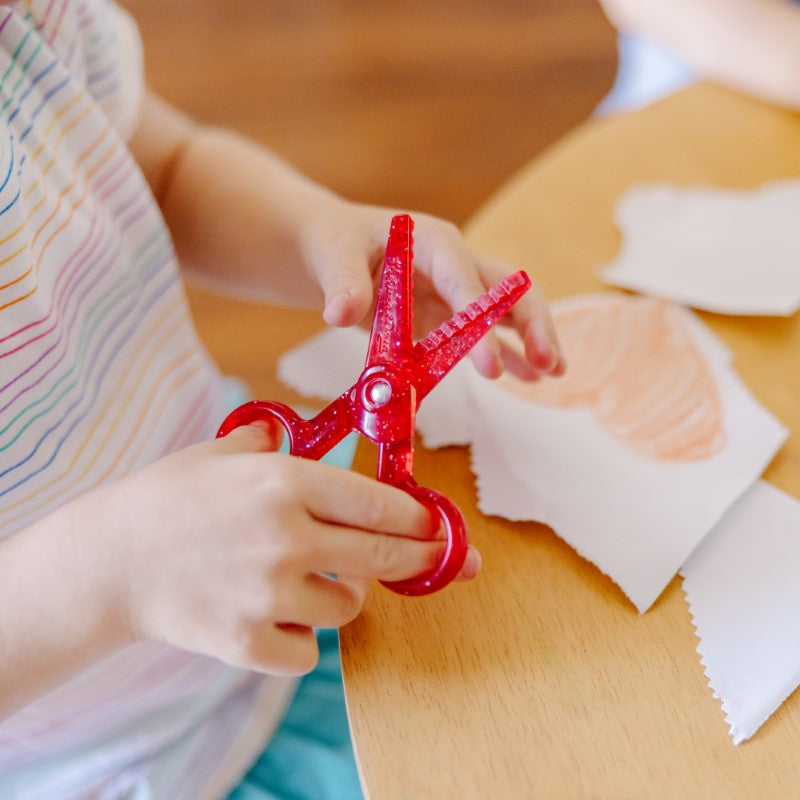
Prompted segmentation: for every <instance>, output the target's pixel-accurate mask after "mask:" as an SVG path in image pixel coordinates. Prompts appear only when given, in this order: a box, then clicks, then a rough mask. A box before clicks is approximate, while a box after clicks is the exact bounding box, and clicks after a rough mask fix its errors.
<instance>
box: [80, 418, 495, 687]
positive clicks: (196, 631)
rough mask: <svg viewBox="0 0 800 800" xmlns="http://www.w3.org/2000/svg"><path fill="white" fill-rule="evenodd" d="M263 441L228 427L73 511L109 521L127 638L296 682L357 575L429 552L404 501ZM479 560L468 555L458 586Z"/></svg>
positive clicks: (349, 605)
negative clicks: (160, 643)
mask: <svg viewBox="0 0 800 800" xmlns="http://www.w3.org/2000/svg"><path fill="white" fill-rule="evenodd" d="M273 445H274V442H273V441H272V439H271V436H270V433H269V428H267V427H265V426H259V425H251V426H247V427H243V428H238V429H236V430H234V431H233V432H232V433H230V434H229V435H228V436H226V437H225V438H223V439H219V440H216V441H213V442H208V443H203V444H200V445H197V446H195V447H192V448H189V449H187V450H184V451H182V452H180V453H177V454H175V455H173V456H170V457H167V458H165V459H163V460H161V461H159V462H157V463H156V464H154V465H152V466H150V467H148V468H147V469H145V470H143V471H142V472H140V473H138V474H136V475H133V476H131V477H130V478H128V479H125V480H124V481H121V482H120V483H119V484H117V485H116V486H112V487H108V488H107V489H101V490H100V491H99V492H98V493H95V495H94V496H92V495H90V496H89V498H90V500H89V503H88V504H87V505H86V506H85V509H84V512H85V513H87V514H89V515H92V514H94V515H95V517H94V518H93V519H92V518H90V519H89V520H82V522H83V524H93V523H94V524H100V523H101V522H102V524H103V525H104V526H105V528H106V529H107V528H108V525H109V523H110V522H112V523H117V522H118V523H121V526H116V524H115V534H116V536H117V539H116V545H117V546H119V550H118V553H119V558H120V562H119V564H118V568H119V570H120V575H121V579H120V584H121V586H123V587H124V591H125V594H126V598H125V600H126V602H127V608H128V611H129V617H130V624H131V635H132V637H133V638H134V639H140V638H153V639H158V640H162V641H166V642H169V643H171V644H174V645H178V646H180V647H183V648H185V649H188V650H192V651H195V652H201V653H206V654H209V655H212V656H216V657H218V658H220V659H222V660H224V661H227V662H229V663H232V664H235V665H239V666H244V667H249V668H255V669H258V670H263V671H267V672H272V673H284V674H289V673H291V674H297V673H303V672H307V671H308V670H310V669H312V668H313V667H314V665H315V663H316V659H317V646H316V640H315V637H314V633H313V630H312V628H314V627H339V626H341V625H344V624H345V623H347V622H349V621H350V620H352V619H353V618H354V617H356V616H357V615H358V613H359V612H360V610H361V607H362V605H363V603H364V600H365V597H366V593H367V588H368V581H369V580H370V579H381V580H389V581H395V580H401V579H404V578H410V577H412V576H415V575H418V574H419V573H421V572H423V571H425V570H428V569H431V568H432V567H434V566H435V565H436V563H437V561H438V558H439V556H440V554H441V550H442V547H443V543H442V542H437V541H435V540H434V539H433V538H432V537H433V535H434V532H433V531H432V520H431V517H430V514H429V513H428V512H427V511H426V510H425V509H424V508H423V507H422V506H421V505H419V504H418V503H417V502H416V501H414V500H413V499H412V498H411V497H410V496H409V495H407V494H406V493H405V492H402V491H400V490H399V489H396V488H393V487H391V486H388V485H386V484H382V483H378V482H376V481H373V480H370V479H368V478H365V477H363V476H361V475H358V474H355V473H352V472H348V471H347V470H343V469H340V468H337V467H333V466H329V465H326V464H319V463H316V462H313V461H308V460H305V459H301V458H293V457H290V456H285V455H280V454H278V453H274V452H265V451H266V450H270V449H271V448H272V446H273ZM98 514H102V520H101V519H100V518H98V516H97V515H98ZM109 546H110V545H109ZM479 564H480V561H479V557H478V555H477V553H476V552H475V551H474V550H473V551H471V553H470V555H468V557H467V562H466V564H465V568H464V572H463V575H462V577H471V576H472V575H474V574H475V573H477V571H478V569H479ZM327 574H335V575H337V576H338V578H339V579H338V580H334V579H332V578H329V577H326V575H327Z"/></svg>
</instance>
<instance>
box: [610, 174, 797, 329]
mask: <svg viewBox="0 0 800 800" xmlns="http://www.w3.org/2000/svg"><path fill="white" fill-rule="evenodd" d="M799 217H800V180H784V181H778V182H774V183H770V184H766V185H764V186H762V187H760V188H758V189H754V190H731V189H714V188H706V187H689V188H678V187H676V186H672V185H669V184H654V185H647V186H637V187H634V188H631V189H629V190H628V191H627V192H625V193H624V194H623V195H622V196H621V197H620V198H619V200H618V202H617V205H616V211H615V219H616V223H617V226H618V228H619V229H620V232H621V234H622V244H621V246H620V250H619V253H618V255H617V257H616V259H615V260H614V261H613V262H612V263H611V264H609V265H607V266H605V267H602V268H600V269H599V275H600V277H601V279H602V280H604V281H605V282H606V283H609V284H611V285H613V286H618V287H621V288H625V289H631V290H634V291H637V292H641V293H642V294H648V295H652V296H655V297H662V298H666V299H669V300H672V301H675V302H677V303H682V304H684V305H688V306H692V307H694V308H699V309H705V310H708V311H716V312H720V313H726V314H763V315H779V316H789V315H791V314H793V313H794V312H795V311H797V309H798V308H800V227H798V223H797V220H798V218H799Z"/></svg>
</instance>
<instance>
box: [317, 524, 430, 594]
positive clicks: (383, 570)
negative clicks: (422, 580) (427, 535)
mask: <svg viewBox="0 0 800 800" xmlns="http://www.w3.org/2000/svg"><path fill="white" fill-rule="evenodd" d="M443 553H444V542H443V541H442V540H439V539H435V540H430V541H420V540H419V539H411V538H408V537H405V536H393V535H390V534H385V533H370V532H368V531H363V530H358V529H356V528H346V527H340V526H336V525H327V526H325V530H324V531H322V536H321V538H320V541H319V542H318V545H317V549H316V552H315V553H314V555H313V556H312V558H313V559H314V562H315V563H314V566H315V567H316V569H317V571H326V572H331V573H333V574H335V575H337V576H339V577H342V578H347V579H350V578H367V579H370V580H381V581H401V580H406V579H407V578H413V577H415V576H417V575H421V574H422V573H424V572H428V571H430V570H432V569H433V568H434V567H435V566H436V565H437V564H438V563H439V560H440V559H441V557H442V554H443Z"/></svg>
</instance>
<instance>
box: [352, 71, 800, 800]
mask: <svg viewBox="0 0 800 800" xmlns="http://www.w3.org/2000/svg"><path fill="white" fill-rule="evenodd" d="M798 174H800V116H798V115H790V114H785V113H782V112H778V111H776V110H774V109H771V108H768V107H766V106H762V105H760V104H758V103H755V102H753V101H750V100H746V99H744V98H742V97H739V96H736V95H733V94H729V93H726V92H723V91H722V90H719V89H715V88H711V87H709V86H700V87H696V88H693V89H690V90H686V91H684V92H683V93H681V94H680V95H677V96H674V97H672V98H669V99H668V100H665V101H663V102H661V103H660V104H658V105H656V106H653V107H651V108H649V109H646V110H644V111H641V112H638V113H636V114H633V115H630V116H626V117H620V118H617V119H609V120H603V121H595V122H591V123H588V124H586V125H585V126H583V127H581V128H579V129H578V130H577V131H575V132H574V133H573V134H571V135H570V136H568V137H566V138H565V139H564V140H563V141H562V142H560V143H559V144H558V145H557V146H556V147H555V148H552V149H551V150H550V151H548V153H546V154H545V155H544V156H542V157H540V158H539V159H536V160H534V161H533V162H532V163H531V164H530V166H529V167H527V168H526V169H524V170H522V171H521V172H520V174H519V175H517V176H516V177H515V178H514V179H513V180H512V181H511V182H510V183H509V184H508V185H507V186H506V187H505V188H503V189H502V190H501V191H500V192H499V193H498V194H497V195H496V196H495V197H494V198H493V199H492V200H491V201H490V202H489V203H488V204H487V205H486V206H485V208H484V209H483V210H482V211H481V212H479V213H478V214H477V215H476V216H475V217H474V218H473V219H472V221H471V222H470V223H469V224H468V226H467V233H468V238H469V239H470V241H471V242H472V243H473V244H474V245H475V246H477V247H479V248H480V249H482V250H484V251H486V252H488V253H491V254H492V255H495V256H498V257H501V258H505V259H507V260H508V261H509V262H511V263H512V264H514V265H515V266H517V267H521V268H524V269H527V270H529V271H530V273H531V274H532V275H534V276H535V277H536V278H537V280H539V281H540V283H541V285H542V287H543V288H544V290H545V292H546V294H547V295H548V296H549V297H550V298H556V297H561V296H566V295H571V294H577V293H582V292H587V291H597V290H601V289H602V287H601V285H600V283H599V282H598V280H597V279H596V277H595V269H596V267H597V266H598V265H599V264H602V263H604V262H606V261H608V260H609V259H610V258H611V257H613V255H614V253H615V252H616V249H617V247H618V245H619V234H618V233H617V231H616V230H615V228H614V225H613V222H612V207H613V203H614V201H615V198H616V197H617V196H618V195H619V193H620V192H622V191H623V190H625V189H626V188H627V187H629V186H631V185H633V184H634V183H636V182H639V181H659V180H670V181H675V182H677V183H678V184H681V185H686V184H694V183H705V184H712V185H715V186H729V187H752V186H756V185H758V184H760V183H762V182H764V181H768V180H771V179H777V178H781V177H786V176H796V175H798ZM701 316H702V318H703V319H704V320H705V321H706V322H707V323H708V324H709V325H710V326H711V328H712V329H713V330H714V331H715V332H716V333H717V334H718V335H719V336H720V337H721V338H722V340H723V341H724V342H725V343H726V344H728V346H729V347H731V349H732V350H733V351H734V353H735V355H736V366H737V368H738V370H739V372H740V374H741V376H742V377H743V378H744V380H745V381H746V382H747V383H748V385H749V386H750V387H751V389H752V391H753V392H754V394H755V395H756V396H757V397H758V398H759V399H760V400H761V401H762V402H763V403H764V404H765V405H766V406H767V407H768V408H769V409H770V410H771V411H773V412H774V413H775V414H776V415H777V416H778V417H779V418H780V419H782V420H783V422H784V423H786V424H787V425H789V426H790V427H791V431H792V433H791V437H790V439H789V442H788V443H787V445H786V446H785V447H784V448H783V450H782V451H781V453H780V454H779V455H778V457H777V458H776V459H775V461H774V463H773V464H772V465H771V466H770V468H769V469H768V470H767V473H766V477H767V478H768V479H769V480H771V481H773V482H774V483H775V484H776V485H778V486H780V487H782V488H783V489H785V490H787V491H789V492H791V493H792V494H794V495H795V496H796V497H800V370H799V369H798V366H800V317H798V315H795V316H794V317H792V318H790V319H767V318H733V317H723V316H718V315H712V314H702V315H701ZM532 457H535V454H532ZM370 458H371V455H370V454H369V453H368V452H366V451H365V450H364V449H363V448H362V449H361V450H360V451H359V455H358V460H357V467H358V468H361V469H363V470H365V471H368V470H370V469H371V464H370ZM415 477H416V478H417V480H418V481H419V482H420V483H422V484H423V485H426V486H431V487H433V488H436V489H438V490H440V491H443V492H445V493H446V494H448V495H449V496H451V497H452V499H453V500H455V501H456V502H457V503H458V504H459V506H460V507H461V509H462V510H463V511H464V512H465V515H466V517H467V522H468V525H469V529H470V535H471V539H472V541H473V542H474V543H475V544H476V545H477V546H478V547H479V549H480V550H481V551H482V554H483V557H484V571H483V574H482V575H481V576H480V578H479V579H478V580H477V581H475V582H473V583H472V584H468V585H454V586H451V587H448V589H447V590H445V591H443V592H440V593H439V594H437V595H435V596H432V597H427V598H419V599H413V600H409V599H406V598H400V597H396V596H394V595H392V594H391V593H389V592H388V591H385V590H380V589H378V590H376V591H375V592H373V594H372V596H371V598H370V600H369V603H368V606H367V608H366V609H365V611H364V613H363V614H362V616H361V617H360V618H359V619H357V620H356V621H355V622H354V623H352V624H351V625H349V626H348V627H346V628H345V629H343V631H342V648H343V663H344V674H345V687H346V695H347V699H348V704H349V709H350V714H351V723H352V729H353V734H354V740H355V743H356V746H357V750H358V754H359V758H360V763H361V769H362V773H363V776H364V779H365V783H366V786H367V788H368V790H369V793H370V795H371V797H372V800H395V799H396V800H401V798H410V797H431V798H458V799H459V800H468V799H470V798H475V799H476V800H477V799H478V798H489V797H491V798H503V800H516V799H519V800H524V799H527V798H569V799H570V800H575V799H576V798H608V799H609V800H611V799H612V798H613V799H614V800H618V799H619V798H723V797H724V798H755V797H769V798H789V797H795V796H797V795H798V788H797V787H798V786H800V759H798V757H797V753H798V752H799V751H800V696H799V695H798V693H795V694H794V695H793V696H792V697H790V698H789V700H788V701H787V702H786V703H785V704H784V705H783V706H782V707H781V708H780V709H779V710H778V712H777V713H776V714H775V715H774V716H773V717H772V718H771V719H770V720H769V721H768V722H767V723H766V724H765V725H764V726H763V727H762V728H761V729H760V730H759V731H758V733H757V734H756V736H755V737H754V738H753V739H752V740H750V741H749V742H746V743H745V744H742V745H740V746H738V747H734V746H733V745H732V743H731V740H730V738H729V736H728V733H727V728H726V725H725V722H724V716H723V714H722V712H721V709H720V706H719V701H718V700H716V699H714V698H713V697H712V695H711V691H710V690H709V688H708V685H707V682H706V679H705V677H704V675H703V669H702V667H701V665H700V661H699V656H698V654H697V653H696V651H695V648H696V646H697V639H696V636H695V632H694V629H693V626H692V622H691V619H690V616H689V613H688V610H687V607H686V603H685V600H684V597H683V593H682V591H681V587H680V582H679V579H675V580H673V582H672V583H671V584H670V585H669V587H668V588H667V590H666V591H665V592H664V594H663V595H662V596H661V598H660V599H659V601H658V602H657V603H656V604H655V606H654V607H653V608H652V609H651V610H650V611H648V612H647V613H646V614H644V615H642V616H640V615H638V614H637V613H636V612H635V610H634V609H633V607H632V606H631V604H630V603H629V602H628V601H627V600H626V599H625V598H624V596H623V595H622V593H621V592H620V591H619V590H618V589H617V587H616V586H615V585H614V584H613V583H612V582H611V581H610V580H609V579H608V578H607V577H605V576H604V575H602V574H601V573H600V572H599V571H598V570H597V569H596V568H595V567H593V566H592V565H591V564H589V563H588V562H586V561H584V560H583V559H581V558H580V557H579V556H578V555H577V554H576V553H575V552H574V551H573V550H571V549H570V548H569V546H567V545H566V544H565V543H564V542H563V541H562V540H561V539H559V538H558V537H557V536H555V535H554V534H553V533H552V532H551V531H550V530H548V529H546V528H544V527H543V526H541V525H537V524H534V523H527V524H525V523H511V522H507V521H504V520H502V519H499V518H487V517H484V516H482V515H480V514H479V513H478V512H477V511H476V509H475V489H474V481H473V477H472V475H471V473H470V470H469V457H468V453H467V451H466V450H465V449H463V448H449V449H445V450H439V451H435V452H428V451H425V450H424V449H421V448H420V449H418V451H417V457H416V464H415Z"/></svg>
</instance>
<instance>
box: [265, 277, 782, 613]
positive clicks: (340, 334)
mask: <svg viewBox="0 0 800 800" xmlns="http://www.w3.org/2000/svg"><path fill="white" fill-rule="evenodd" d="M553 311H554V314H555V319H556V326H557V328H558V329H559V337H560V340H561V344H562V347H563V348H564V351H565V355H566V360H567V364H568V370H567V375H565V376H564V377H563V378H558V379H544V380H542V381H539V382H537V383H532V384H531V383H523V382H522V381H517V380H515V379H512V378H510V377H504V378H501V379H500V380H498V381H487V380H485V379H483V378H481V377H480V376H479V375H477V373H476V372H475V371H474V370H473V369H472V367H471V365H469V364H468V363H466V362H461V364H459V365H458V367H457V368H456V369H455V370H454V371H453V372H452V373H451V374H450V375H449V376H447V377H446V378H445V379H444V380H443V381H442V382H441V383H440V384H439V385H438V386H437V387H436V391H434V392H431V394H430V395H428V397H426V398H425V402H424V403H423V404H422V406H421V407H420V409H419V412H418V415H417V424H418V428H419V430H420V432H421V433H422V436H423V440H424V443H425V445H426V446H429V447H433V446H444V445H447V444H464V443H466V442H469V443H470V444H471V446H472V465H473V471H474V472H475V474H476V478H477V484H478V505H479V508H480V509H481V510H482V511H483V512H485V513H487V514H497V515H499V516H503V517H506V518H508V519H516V520H523V519H524V520H536V521H539V522H544V523H546V524H548V525H550V526H551V527H552V528H553V529H554V530H555V531H556V533H557V534H558V535H559V536H561V537H562V538H564V539H565V540H566V541H567V542H569V543H570V544H571V545H572V546H573V547H574V548H575V549H576V550H577V551H578V552H579V553H580V554H581V555H583V556H584V557H585V558H588V559H589V560H590V561H592V562H593V563H595V564H596V565H597V566H598V567H599V568H600V569H601V570H602V571H603V572H605V573H606V574H608V575H609V576H610V577H611V578H612V579H613V580H614V581H615V582H616V583H617V584H618V585H619V586H620V587H621V588H622V590H623V591H624V592H625V593H626V594H627V595H628V597H630V599H631V600H632V602H633V603H634V605H635V606H636V607H637V609H638V610H639V611H640V612H643V611H645V610H647V608H649V607H650V605H652V603H653V602H654V601H655V600H656V598H657V597H658V596H659V594H661V592H662V591H663V589H664V587H665V586H666V585H667V583H669V581H670V580H671V579H672V577H673V576H674V575H675V574H676V572H677V571H678V569H679V567H680V566H681V564H682V563H683V562H684V560H685V559H686V557H687V556H688V555H689V553H691V551H692V550H693V549H694V548H695V547H696V546H697V544H698V543H699V542H700V541H701V539H702V538H703V536H704V535H705V534H706V533H707V532H708V531H709V530H711V528H712V527H713V526H714V525H715V524H716V523H717V522H718V521H719V519H720V518H721V517H722V515H723V514H724V512H725V511H726V510H727V508H728V507H729V506H730V505H731V504H732V503H733V502H734V501H735V500H736V499H737V497H739V495H740V494H742V492H744V491H745V489H747V488H748V487H749V486H750V485H751V484H752V483H753V482H754V481H755V480H756V479H757V478H758V477H759V475H760V474H761V472H762V471H763V469H764V468H765V467H766V465H767V464H768V463H769V461H770V460H771V459H772V457H773V455H774V454H775V452H776V451H777V449H778V448H779V446H780V444H781V442H782V441H783V440H784V438H785V436H786V431H785V429H784V428H783V426H782V425H781V424H780V423H779V422H778V421H777V420H775V419H774V418H773V417H772V416H771V415H770V414H769V413H768V412H766V411H765V410H764V409H763V408H762V407H761V406H760V405H759V404H758V403H757V402H756V401H755V400H754V399H753V397H752V396H751V395H750V393H749V392H748V391H747V389H746V388H745V387H744V385H743V384H742V383H741V381H740V380H739V379H738V377H737V376H736V374H735V372H734V370H733V368H732V366H731V356H730V354H729V352H728V351H727V350H726V349H725V348H724V347H723V346H722V345H721V343H720V342H719V341H718V340H717V339H716V338H715V337H714V336H713V335H712V334H711V332H710V331H709V330H708V329H707V328H706V327H705V326H704V325H703V324H702V323H701V322H700V321H699V320H697V318H696V317H695V316H694V315H693V314H692V313H691V312H689V311H687V310H685V309H682V308H679V307H678V306H674V305H672V304H671V303H667V302H664V301H660V300H653V299H649V298H641V297H628V296H625V295H622V294H618V293H612V292H609V293H606V294H598V295H587V296H583V297H576V298H572V299H570V300H566V301H561V302H559V303H557V304H553ZM365 352H366V334H362V333H361V332H356V331H346V332H345V331H328V332H326V333H325V334H323V335H322V336H320V337H318V338H317V339H315V340H312V342H310V343H308V344H306V345H304V346H302V347H301V348H299V349H298V350H295V351H293V352H292V353H289V354H287V356H285V357H284V359H282V361H281V364H280V373H279V374H280V376H281V378H282V379H283V380H285V381H286V382H287V383H289V384H291V385H293V386H295V388H297V389H298V390H299V391H303V392H307V393H313V394H315V395H318V396H320V397H323V398H326V399H327V398H332V397H335V396H337V395H338V394H339V393H340V392H341V391H342V387H343V386H347V385H348V381H350V382H352V381H353V380H354V379H355V377H356V376H357V375H358V373H359V371H360V370H361V368H362V366H363V358H364V353H365ZM334 363H336V364H338V365H340V366H341V367H342V369H343V372H344V373H346V374H342V375H340V376H338V377H336V378H335V379H334V378H333V377H332V372H331V367H332V365H333V364H334ZM345 365H346V366H345ZM323 370H324V374H323Z"/></svg>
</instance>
